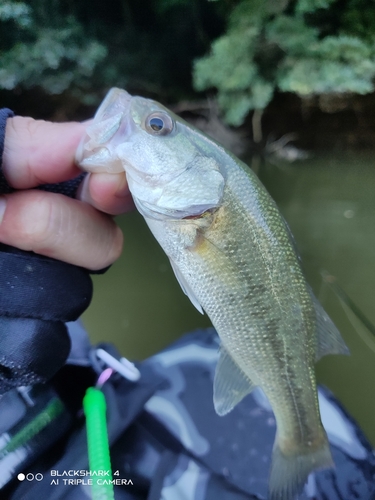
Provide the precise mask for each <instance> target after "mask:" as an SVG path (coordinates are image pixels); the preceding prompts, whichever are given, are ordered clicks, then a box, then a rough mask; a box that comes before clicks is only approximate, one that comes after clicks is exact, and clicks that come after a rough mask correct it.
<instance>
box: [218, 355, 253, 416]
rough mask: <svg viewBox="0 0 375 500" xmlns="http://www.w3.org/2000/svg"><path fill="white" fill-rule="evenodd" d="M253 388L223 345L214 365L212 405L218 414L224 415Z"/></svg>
mask: <svg viewBox="0 0 375 500" xmlns="http://www.w3.org/2000/svg"><path fill="white" fill-rule="evenodd" d="M254 388H255V384H253V382H252V381H251V380H250V379H249V377H248V376H247V375H246V374H245V373H244V372H243V371H242V370H241V368H239V366H238V365H237V364H236V363H235V361H234V360H233V359H232V357H231V356H230V355H229V354H228V352H227V351H226V350H225V348H224V347H221V349H220V357H219V361H218V363H217V366H216V371H215V381H214V406H215V410H216V413H217V414H218V415H226V414H227V413H229V412H230V411H231V410H232V409H233V408H234V407H235V406H236V404H237V403H239V402H240V401H241V400H242V399H243V398H244V397H245V396H246V395H247V394H249V393H250V392H251V391H252V390H253V389H254Z"/></svg>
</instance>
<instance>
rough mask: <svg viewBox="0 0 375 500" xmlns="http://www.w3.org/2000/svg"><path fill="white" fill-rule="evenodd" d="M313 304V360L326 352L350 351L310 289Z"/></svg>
mask: <svg viewBox="0 0 375 500" xmlns="http://www.w3.org/2000/svg"><path fill="white" fill-rule="evenodd" d="M311 295H312V298H313V302H314V306H315V314H316V324H317V337H318V338H317V344H316V354H315V360H316V361H318V360H319V359H320V358H322V357H323V356H326V355H327V354H346V355H349V354H350V351H349V349H348V347H347V345H346V344H345V342H344V339H343V338H342V337H341V333H340V332H339V330H338V329H337V328H336V326H335V324H334V323H333V321H332V320H331V318H330V317H329V316H328V314H327V313H326V312H325V310H324V309H323V307H322V305H321V304H320V302H319V301H318V299H317V298H316V297H315V295H314V294H313V292H312V291H311Z"/></svg>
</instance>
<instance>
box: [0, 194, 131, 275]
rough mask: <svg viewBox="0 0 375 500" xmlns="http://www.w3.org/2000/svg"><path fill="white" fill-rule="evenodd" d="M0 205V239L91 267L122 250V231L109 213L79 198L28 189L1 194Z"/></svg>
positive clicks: (98, 266) (101, 264) (105, 263)
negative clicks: (0, 219) (0, 214)
mask: <svg viewBox="0 0 375 500" xmlns="http://www.w3.org/2000/svg"><path fill="white" fill-rule="evenodd" d="M4 203H5V207H4ZM1 206H3V209H4V208H5V211H4V210H3V217H2V221H1V223H0V241H1V242H2V243H5V244H7V245H11V246H14V247H17V248H21V249H22V250H32V251H33V252H36V253H39V254H41V255H46V256H48V257H53V258H54V259H59V260H62V261H65V262H69V263H71V264H75V265H77V266H82V267H86V268H87V269H92V270H97V269H102V268H103V267H106V266H108V265H110V264H112V263H113V262H114V261H115V260H116V259H117V258H118V257H119V255H120V253H121V250H122V233H121V231H120V229H119V228H118V227H117V226H116V224H115V223H114V221H113V220H112V219H111V217H109V216H107V215H106V214H103V213H101V212H99V211H98V210H96V209H95V208H93V207H92V206H90V205H87V204H86V203H83V202H81V201H78V200H74V199H71V198H68V197H66V196H63V195H60V194H55V193H46V192H41V191H37V190H30V191H24V192H15V193H12V194H9V195H4V196H1V197H0V208H1ZM0 212H1V210H0ZM0 218H1V217H0Z"/></svg>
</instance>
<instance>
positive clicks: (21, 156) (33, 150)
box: [3, 116, 86, 189]
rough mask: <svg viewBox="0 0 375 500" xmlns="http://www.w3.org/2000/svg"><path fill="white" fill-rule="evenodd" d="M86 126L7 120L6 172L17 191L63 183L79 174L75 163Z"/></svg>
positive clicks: (72, 123) (22, 119) (4, 165)
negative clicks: (76, 153)
mask: <svg viewBox="0 0 375 500" xmlns="http://www.w3.org/2000/svg"><path fill="white" fill-rule="evenodd" d="M85 128H86V124H84V123H78V122H70V123H52V122H46V121H43V120H34V119H33V118H28V117H23V116H14V117H12V118H8V120H7V125H6V132H5V142H4V154H3V172H4V175H5V177H6V179H7V181H8V182H9V184H10V185H11V186H13V187H14V188H16V189H24V188H30V187H35V186H37V185H38V184H44V183H55V182H61V181H64V180H67V179H71V178H72V177H75V176H76V175H78V174H79V172H80V170H79V169H78V167H77V166H76V165H75V163H74V155H75V151H76V149H77V146H78V143H79V141H80V139H81V137H82V135H83V134H84V131H85Z"/></svg>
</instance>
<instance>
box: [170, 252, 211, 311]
mask: <svg viewBox="0 0 375 500" xmlns="http://www.w3.org/2000/svg"><path fill="white" fill-rule="evenodd" d="M169 260H170V262H171V266H172V269H173V272H174V274H175V276H176V279H177V281H178V282H179V283H180V286H181V288H182V291H183V292H184V294H185V295H187V296H188V297H189V299H190V300H191V302H192V304H193V306H194V307H196V308H197V309H198V311H199V312H200V313H201V314H204V312H203V309H202V306H201V305H200V303H199V300H198V299H197V297H196V296H195V293H194V292H193V290H192V289H191V287H190V285H189V283H188V282H187V281H186V279H185V277H184V276H183V275H182V273H181V271H180V270H179V268H178V267H177V265H176V264H175V262H173V260H172V259H169Z"/></svg>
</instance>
